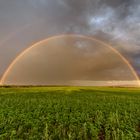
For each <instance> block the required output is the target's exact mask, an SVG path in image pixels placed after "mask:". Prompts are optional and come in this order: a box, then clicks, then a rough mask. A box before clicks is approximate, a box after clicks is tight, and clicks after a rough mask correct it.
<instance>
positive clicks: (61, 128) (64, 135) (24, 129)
mask: <svg viewBox="0 0 140 140" xmlns="http://www.w3.org/2000/svg"><path fill="white" fill-rule="evenodd" d="M48 139H49V140H82V139H83V140H140V89H138V88H137V89H135V88H134V89H133V88H128V89H127V88H90V87H88V88H86V87H85V88H82V87H32V88H0V140H48Z"/></svg>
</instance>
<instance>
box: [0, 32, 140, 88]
mask: <svg viewBox="0 0 140 140" xmlns="http://www.w3.org/2000/svg"><path fill="white" fill-rule="evenodd" d="M74 36H75V37H80V38H83V39H89V40H92V41H96V42H98V43H100V44H102V45H104V46H106V47H108V48H109V49H111V50H112V51H113V52H114V53H116V54H117V55H118V56H119V57H120V58H121V59H122V61H124V62H125V63H126V64H127V65H128V67H129V68H130V70H131V71H132V73H133V75H134V77H135V78H136V80H137V81H138V85H140V81H139V77H138V75H137V73H136V71H135V70H134V68H133V67H132V65H131V64H130V63H129V61H128V60H127V59H126V58H125V57H124V56H123V55H122V54H121V53H120V52H119V51H117V50H116V49H114V48H113V47H112V46H110V45H108V44H106V43H104V42H103V41H101V40H99V39H96V38H94V37H90V36H85V35H79V34H63V35H56V36H53V37H49V38H47V39H44V40H41V41H39V42H37V43H35V44H33V45H31V46H30V47H28V48H27V49H25V50H24V51H23V52H22V53H20V54H19V55H18V56H17V57H16V58H15V59H14V60H13V62H12V63H11V64H10V65H9V67H8V68H7V70H6V71H5V73H4V74H3V76H2V78H1V80H0V85H3V84H4V81H5V79H6V76H7V75H8V73H9V72H10V70H11V69H12V67H13V66H14V65H15V64H16V62H17V61H18V60H19V59H20V58H21V57H22V56H23V55H24V54H26V53H27V52H28V51H29V50H31V49H32V48H34V47H36V46H38V45H41V44H43V43H44V42H46V41H49V40H52V39H59V38H61V37H74Z"/></svg>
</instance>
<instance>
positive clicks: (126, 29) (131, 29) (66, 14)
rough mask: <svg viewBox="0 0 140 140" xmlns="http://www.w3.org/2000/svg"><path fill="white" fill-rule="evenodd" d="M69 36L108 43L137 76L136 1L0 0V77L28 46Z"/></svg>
mask: <svg viewBox="0 0 140 140" xmlns="http://www.w3.org/2000/svg"><path fill="white" fill-rule="evenodd" d="M69 33H70V34H71V33H72V34H82V35H87V36H94V37H96V38H98V39H99V40H101V41H104V42H105V43H107V44H110V45H111V46H112V47H114V48H115V49H117V50H119V51H120V52H121V53H122V54H123V55H124V56H125V57H126V58H127V59H128V60H129V62H130V63H131V64H132V65H133V67H134V68H135V70H136V71H137V73H138V74H139V75H140V0H0V77H1V76H2V75H3V73H4V71H5V70H6V69H7V67H8V65H9V64H10V63H11V62H12V61H13V59H14V58H16V56H17V55H18V54H19V53H21V52H22V51H23V50H25V49H26V48H28V47H29V46H31V45H32V44H34V43H36V42H38V41H40V40H43V39H45V38H48V37H51V36H55V35H59V34H69Z"/></svg>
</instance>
